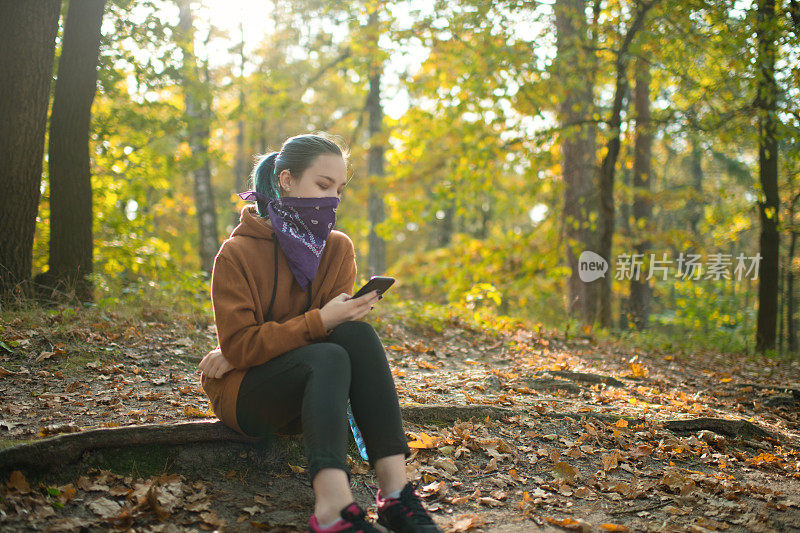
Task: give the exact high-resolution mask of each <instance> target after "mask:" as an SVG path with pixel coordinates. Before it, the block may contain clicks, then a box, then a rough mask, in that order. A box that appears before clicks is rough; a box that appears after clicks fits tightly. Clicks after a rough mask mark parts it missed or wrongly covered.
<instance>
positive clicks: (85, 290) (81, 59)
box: [37, 0, 106, 301]
mask: <svg viewBox="0 0 800 533" xmlns="http://www.w3.org/2000/svg"><path fill="white" fill-rule="evenodd" d="M105 3H106V0H84V1H80V2H75V1H73V2H70V4H69V11H68V13H67V18H66V23H65V25H64V41H63V45H62V48H61V55H60V57H59V60H58V77H57V79H56V87H55V96H54V98H53V111H52V113H51V115H50V137H49V147H48V151H49V157H48V168H49V169H50V258H49V264H48V266H49V270H48V272H47V275H46V276H42V277H41V278H38V279H37V281H39V282H40V283H46V284H48V285H50V286H51V287H56V286H58V285H60V284H62V283H63V284H64V285H65V287H66V288H67V289H68V290H71V289H74V290H75V296H76V297H77V298H78V300H79V301H92V300H93V295H92V284H91V281H90V280H89V279H88V278H87V275H88V274H91V272H92V253H93V243H92V218H93V217H92V180H91V168H90V161H89V135H90V127H91V116H92V114H91V111H92V102H94V96H95V93H96V92H97V65H98V61H99V54H100V37H101V33H100V27H101V25H102V22H103V10H104V8H105Z"/></svg>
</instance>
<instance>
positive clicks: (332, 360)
mask: <svg viewBox="0 0 800 533" xmlns="http://www.w3.org/2000/svg"><path fill="white" fill-rule="evenodd" d="M314 346H315V348H316V349H315V350H314V352H313V353H312V354H311V356H310V360H309V365H310V366H311V367H312V369H313V370H316V371H320V372H325V373H335V372H337V371H339V372H343V373H346V374H348V375H349V374H350V356H349V354H348V353H347V350H345V349H344V347H343V346H342V345H340V344H336V343H335V342H319V343H316V344H315V345H314Z"/></svg>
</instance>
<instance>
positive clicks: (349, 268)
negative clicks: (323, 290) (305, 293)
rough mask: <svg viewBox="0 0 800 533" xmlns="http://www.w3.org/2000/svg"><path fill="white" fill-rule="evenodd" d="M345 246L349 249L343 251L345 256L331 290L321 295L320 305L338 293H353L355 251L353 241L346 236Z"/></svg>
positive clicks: (355, 268) (323, 305)
mask: <svg viewBox="0 0 800 533" xmlns="http://www.w3.org/2000/svg"><path fill="white" fill-rule="evenodd" d="M346 244H347V246H348V247H349V250H348V251H347V252H346V253H345V258H344V260H343V261H342V264H341V265H340V266H339V271H338V272H337V274H336V281H334V283H333V287H332V288H331V290H330V291H329V292H328V293H327V294H325V296H323V297H322V301H321V302H320V307H325V304H327V303H328V302H329V301H331V300H333V299H334V298H336V297H337V296H339V295H340V294H342V293H343V292H344V293H347V294H349V295H350V296H352V295H353V285H355V283H356V270H357V267H356V252H355V249H354V247H353V241H351V240H350V238H349V237H347V243H346Z"/></svg>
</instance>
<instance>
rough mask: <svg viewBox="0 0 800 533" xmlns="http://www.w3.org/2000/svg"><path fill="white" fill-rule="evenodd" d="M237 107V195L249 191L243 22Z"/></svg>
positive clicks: (235, 218)
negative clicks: (245, 131) (245, 129)
mask: <svg viewBox="0 0 800 533" xmlns="http://www.w3.org/2000/svg"><path fill="white" fill-rule="evenodd" d="M239 34H240V39H239V80H238V81H239V107H238V109H237V113H238V115H239V116H238V121H237V127H236V162H235V165H234V172H233V173H234V177H233V189H234V190H233V193H234V194H235V193H237V192H240V191H245V190H247V189H249V188H250V187H249V184H248V183H247V182H248V179H249V172H248V166H249V165H248V164H247V154H246V149H245V146H246V144H245V137H244V128H245V123H244V117H245V113H246V110H245V109H246V108H245V105H246V99H245V85H244V84H245V78H244V65H245V58H244V22H243V21H240V22H239ZM239 217H240V213H239V212H234V213H233V219H232V220H231V222H233V225H234V226H236V225H237V224H238V223H239Z"/></svg>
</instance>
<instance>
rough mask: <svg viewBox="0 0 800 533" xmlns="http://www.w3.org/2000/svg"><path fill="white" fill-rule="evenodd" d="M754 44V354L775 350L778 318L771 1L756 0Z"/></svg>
mask: <svg viewBox="0 0 800 533" xmlns="http://www.w3.org/2000/svg"><path fill="white" fill-rule="evenodd" d="M757 9H758V13H757V15H758V16H757V20H758V24H757V28H756V36H757V37H756V40H757V43H758V76H757V82H756V83H757V87H756V88H757V96H756V101H755V104H756V105H755V107H756V109H757V110H758V163H759V171H758V174H759V181H760V183H761V190H762V192H763V201H759V203H758V208H759V214H760V218H761V235H760V239H759V252H760V254H761V264H760V267H759V278H758V318H757V324H756V350H757V351H759V352H763V351H765V350H769V349H773V348H775V341H776V338H775V332H776V329H777V315H778V261H779V257H778V253H779V250H778V246H779V235H778V213H779V208H780V198H779V196H778V139H777V132H776V130H777V127H776V126H777V124H776V122H777V116H776V112H775V99H776V98H775V97H776V94H777V92H778V90H777V85H776V83H775V30H776V20H775V0H759V2H758V8H757Z"/></svg>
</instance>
